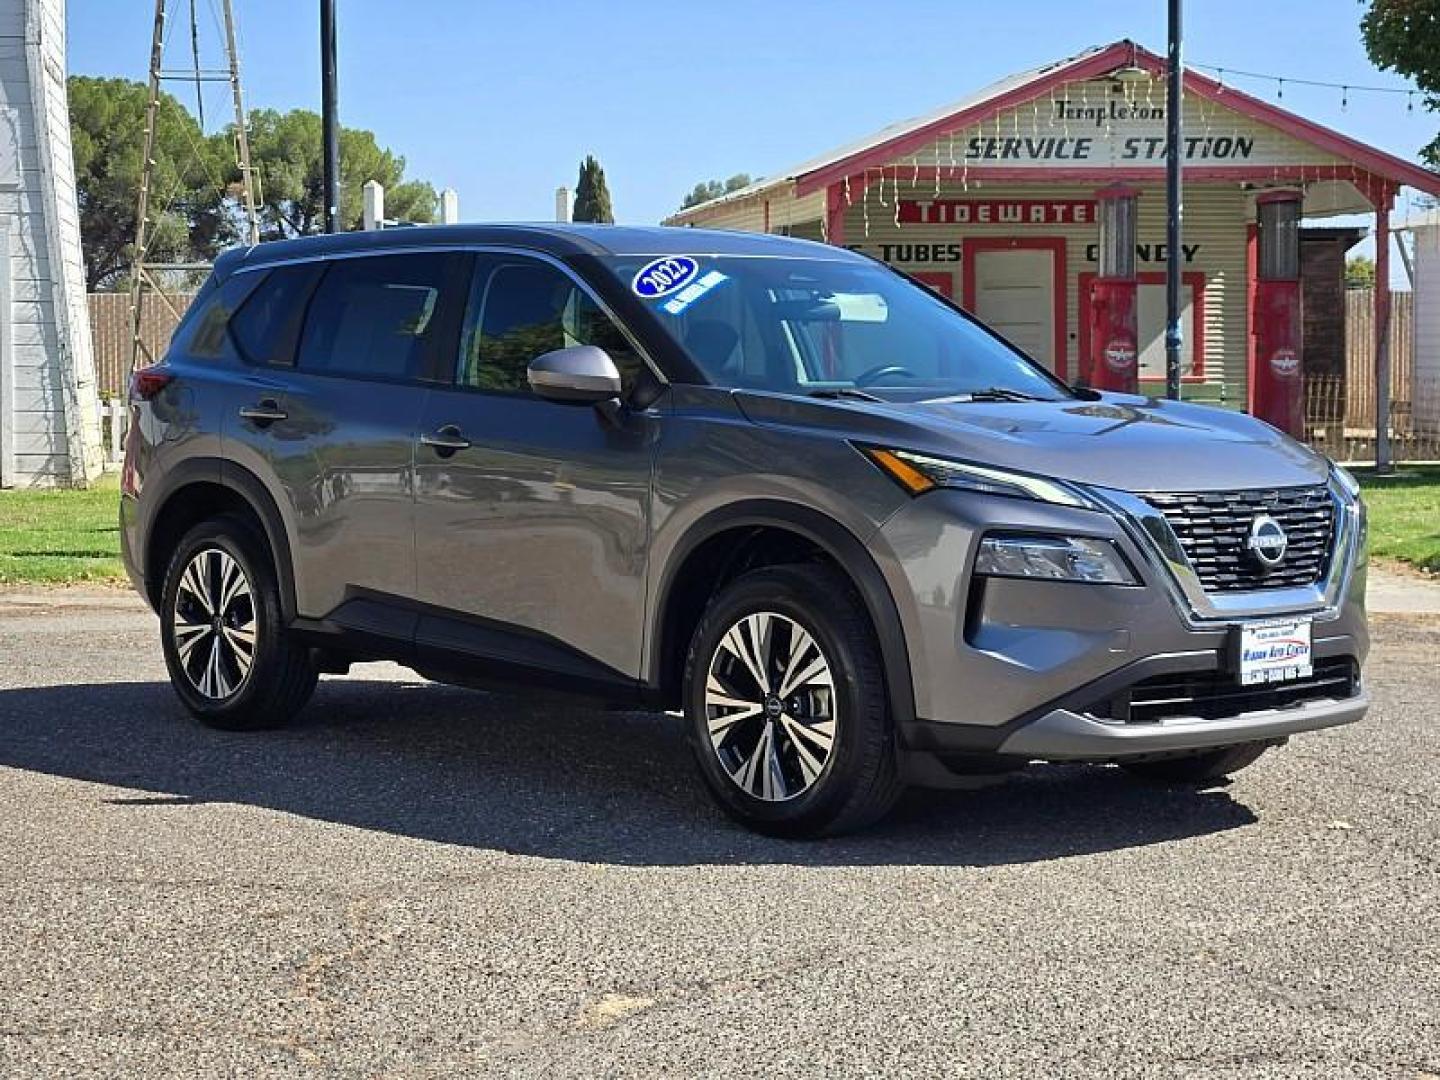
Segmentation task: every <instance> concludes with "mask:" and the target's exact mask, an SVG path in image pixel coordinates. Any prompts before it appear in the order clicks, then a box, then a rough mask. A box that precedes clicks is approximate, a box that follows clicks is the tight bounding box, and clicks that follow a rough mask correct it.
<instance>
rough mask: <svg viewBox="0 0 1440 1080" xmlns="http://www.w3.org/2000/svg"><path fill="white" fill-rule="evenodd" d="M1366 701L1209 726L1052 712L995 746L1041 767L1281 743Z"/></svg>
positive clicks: (1355, 716)
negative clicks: (1050, 763)
mask: <svg viewBox="0 0 1440 1080" xmlns="http://www.w3.org/2000/svg"><path fill="white" fill-rule="evenodd" d="M1369 707H1370V701H1369V699H1368V698H1367V697H1366V696H1365V695H1364V693H1360V694H1357V695H1355V696H1354V697H1349V698H1343V699H1340V700H1335V699H1323V700H1316V701H1313V702H1310V703H1307V704H1305V705H1295V706H1291V707H1290V708H1285V709H1264V710H1259V711H1256V712H1248V713H1241V714H1239V715H1238V716H1228V717H1221V718H1217V719H1214V720H1202V719H1191V718H1187V717H1175V718H1169V719H1162V720H1159V721H1156V722H1154V723H1151V724H1124V723H1115V722H1113V721H1107V720H1101V719H1098V718H1096V717H1094V716H1089V715H1087V714H1085V713H1077V712H1071V711H1070V710H1068V709H1055V710H1054V711H1052V712H1048V713H1045V714H1044V715H1043V716H1040V717H1038V718H1036V719H1035V720H1033V721H1031V722H1030V723H1028V724H1026V725H1024V726H1023V727H1021V728H1020V729H1019V730H1017V731H1016V732H1015V733H1014V734H1013V735H1011V736H1010V737H1009V738H1007V739H1006V740H1005V741H1004V742H1002V743H1001V744H1000V748H999V753H1000V754H1002V755H1004V756H1005V757H1016V758H1026V759H1033V758H1038V759H1042V760H1045V761H1114V760H1120V759H1123V758H1129V757H1144V756H1149V755H1151V754H1168V753H1173V752H1175V751H1183V750H1204V749H1207V748H1209V747H1216V746H1231V745H1233V744H1235V743H1246V742H1262V741H1269V740H1273V739H1283V738H1286V737H1288V736H1290V735H1298V734H1299V733H1301V732H1304V731H1318V730H1320V729H1321V728H1327V727H1336V726H1338V725H1340V724H1353V723H1354V722H1355V721H1357V720H1359V719H1360V718H1361V717H1362V716H1364V715H1365V710H1366V709H1368V708H1369Z"/></svg>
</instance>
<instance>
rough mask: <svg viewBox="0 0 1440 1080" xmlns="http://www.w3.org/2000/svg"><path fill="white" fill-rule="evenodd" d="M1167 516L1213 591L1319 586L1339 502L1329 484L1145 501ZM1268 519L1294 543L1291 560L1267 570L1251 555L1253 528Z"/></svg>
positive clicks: (1192, 493) (1171, 495)
mask: <svg viewBox="0 0 1440 1080" xmlns="http://www.w3.org/2000/svg"><path fill="white" fill-rule="evenodd" d="M1144 498H1145V500H1146V501H1147V502H1148V503H1150V505H1151V506H1153V507H1155V509H1157V510H1159V511H1160V512H1161V513H1162V514H1164V515H1165V520H1166V521H1168V522H1169V523H1170V528H1171V529H1173V530H1174V531H1175V535H1176V536H1177V537H1178V538H1179V540H1180V546H1181V547H1182V548H1183V549H1184V550H1185V555H1186V557H1187V558H1188V559H1189V560H1190V565H1191V566H1192V567H1193V568H1194V570H1195V573H1196V575H1197V576H1198V577H1199V578H1200V584H1201V585H1202V586H1203V587H1204V588H1205V590H1206V591H1207V592H1238V591H1242V590H1249V589H1284V588H1293V587H1295V586H1300V585H1313V584H1314V583H1315V582H1317V581H1319V580H1320V578H1321V577H1322V576H1323V575H1324V573H1325V569H1326V566H1327V565H1328V563H1329V561H1330V547H1331V542H1332V540H1333V539H1334V534H1335V503H1334V501H1333V500H1332V499H1331V497H1330V491H1329V489H1328V488H1327V487H1325V485H1323V484H1319V485H1316V486H1315V487H1300V488H1280V489H1278V490H1277V489H1274V488H1271V489H1269V490H1257V491H1183V492H1170V493H1163V494H1160V493H1153V492H1152V493H1150V494H1147V495H1145V496H1144ZM1261 514H1268V515H1269V516H1270V517H1272V518H1274V519H1275V520H1276V521H1278V522H1279V523H1280V526H1281V528H1283V529H1284V530H1285V535H1286V537H1287V538H1288V539H1289V546H1288V547H1287V549H1286V552H1285V558H1284V560H1283V561H1282V562H1281V563H1280V565H1279V566H1277V567H1275V568H1274V569H1272V570H1266V569H1265V568H1264V567H1263V566H1261V565H1260V564H1259V563H1258V562H1257V561H1256V560H1255V559H1253V558H1252V557H1251V555H1250V553H1249V552H1248V551H1247V550H1246V547H1245V542H1246V539H1247V538H1248V536H1249V531H1250V523H1251V522H1252V521H1254V520H1255V518H1256V517H1258V516H1259V515H1261Z"/></svg>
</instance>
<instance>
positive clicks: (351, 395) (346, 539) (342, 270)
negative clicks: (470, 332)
mask: <svg viewBox="0 0 1440 1080" xmlns="http://www.w3.org/2000/svg"><path fill="white" fill-rule="evenodd" d="M469 261H470V258H469V256H468V255H464V254H460V253H450V252H434V253H421V254H403V255H371V256H363V257H357V258H342V259H335V260H331V261H329V262H328V263H327V264H326V265H324V267H323V270H322V271H321V272H320V273H319V276H318V280H316V279H315V278H314V276H313V275H314V274H315V270H313V269H305V268H299V267H294V268H286V269H285V270H284V271H276V272H275V273H273V274H272V275H271V278H270V279H269V280H267V282H266V284H265V285H264V286H262V287H261V289H260V290H258V291H257V293H256V295H255V296H253V297H251V299H250V300H249V301H247V303H246V304H245V306H244V307H242V308H241V310H240V312H239V313H238V314H237V316H236V318H235V320H233V322H232V326H233V329H234V332H235V336H236V339H237V344H238V346H239V347H240V349H241V351H242V352H243V353H246V354H247V356H248V358H249V359H250V361H251V364H252V367H251V368H250V370H249V372H248V373H247V382H246V385H245V387H244V388H243V390H244V392H243V394H242V395H241V396H242V397H243V400H241V401H239V403H238V404H237V407H236V409H235V416H234V417H233V418H232V419H231V420H230V421H229V422H227V427H226V446H227V456H229V457H230V458H232V459H233V460H236V461H238V462H240V463H242V464H246V463H249V464H251V467H252V468H254V471H256V472H257V473H258V475H260V476H262V477H265V478H266V479H267V480H268V481H269V482H270V483H271V484H272V485H273V487H274V489H275V490H273V491H272V494H274V495H275V497H276V501H277V503H279V505H280V506H281V507H282V509H284V510H286V511H287V512H288V514H287V516H288V517H289V518H290V524H291V538H290V539H291V546H292V557H293V560H294V564H295V579H296V591H297V594H298V595H297V599H298V601H299V610H300V614H302V615H307V616H312V617H319V616H325V615H329V614H331V613H332V612H334V611H335V609H337V608H338V607H340V605H341V604H343V603H345V602H346V601H347V600H352V599H356V598H357V597H358V598H361V599H362V600H363V599H364V598H365V595H366V593H367V592H373V593H380V594H387V595H390V596H396V597H404V598H406V599H408V598H409V597H410V596H411V595H412V594H413V592H414V589H415V546H414V502H413V497H414V471H413V465H414V462H413V453H414V442H415V435H416V432H417V425H418V422H419V419H420V411H421V408H422V405H423V402H424V399H425V395H426V394H427V393H428V392H429V388H430V387H431V386H432V385H434V384H435V383H436V381H437V380H443V379H445V378H448V376H449V371H450V366H451V365H450V358H451V357H453V356H454V350H455V346H456V341H457V331H458V326H459V319H460V313H461V310H462V305H463V301H464V289H465V283H466V280H467V276H466V273H465V270H466V268H467V267H468V265H469ZM284 273H288V274H291V275H293V280H291V281H286V280H284V279H283V278H280V277H277V275H281V274H284ZM307 273H308V274H310V275H312V277H310V278H306V277H304V275H305V274H307ZM272 282H278V287H279V288H281V289H282V290H286V292H285V294H284V295H281V294H277V293H274V292H273V291H271V292H269V293H267V290H268V289H269V288H270V286H271V284H272ZM302 292H303V295H301V293H302ZM256 466H263V467H262V468H256ZM376 629H385V630H395V631H396V632H398V633H402V634H406V633H407V632H408V631H407V627H404V626H399V627H393V628H392V627H376Z"/></svg>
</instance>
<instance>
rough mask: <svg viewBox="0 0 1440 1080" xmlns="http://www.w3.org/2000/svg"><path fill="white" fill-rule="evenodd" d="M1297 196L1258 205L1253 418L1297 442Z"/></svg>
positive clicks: (1300, 426)
mask: <svg viewBox="0 0 1440 1080" xmlns="http://www.w3.org/2000/svg"><path fill="white" fill-rule="evenodd" d="M1301 197H1302V196H1301V193H1300V192H1298V191H1267V192H1265V193H1264V194H1262V195H1260V196H1258V197H1257V198H1256V199H1255V216H1256V219H1257V221H1258V229H1257V242H1258V245H1259V251H1258V254H1257V258H1256V274H1255V312H1254V316H1253V319H1254V322H1253V326H1254V331H1255V364H1254V368H1253V369H1252V370H1251V372H1250V412H1251V414H1252V415H1254V416H1258V417H1259V418H1260V419H1261V420H1264V421H1266V422H1267V423H1270V424H1273V425H1275V426H1276V427H1277V428H1279V429H1280V430H1281V431H1283V432H1285V433H1286V434H1289V435H1294V436H1296V437H1297V438H1299V437H1301V436H1303V435H1304V434H1305V395H1304V380H1303V379H1302V377H1301V372H1300V345H1301V329H1300V327H1301V323H1300V200H1301Z"/></svg>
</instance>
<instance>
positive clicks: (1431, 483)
mask: <svg viewBox="0 0 1440 1080" xmlns="http://www.w3.org/2000/svg"><path fill="white" fill-rule="evenodd" d="M1353 471H1354V473H1355V477H1356V479H1358V480H1359V481H1360V486H1361V487H1362V488H1363V489H1364V490H1365V503H1366V505H1367V506H1368V507H1369V508H1370V554H1372V555H1379V556H1381V557H1383V558H1387V559H1399V560H1400V561H1401V562H1405V563H1409V564H1410V565H1411V566H1414V567H1417V568H1418V569H1421V570H1425V571H1428V572H1429V573H1432V574H1440V465H1415V466H1405V465H1401V466H1400V467H1399V470H1398V471H1397V472H1396V473H1394V474H1393V475H1391V476H1376V475H1375V474H1374V473H1373V472H1370V471H1365V470H1361V469H1355V470H1353Z"/></svg>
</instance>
